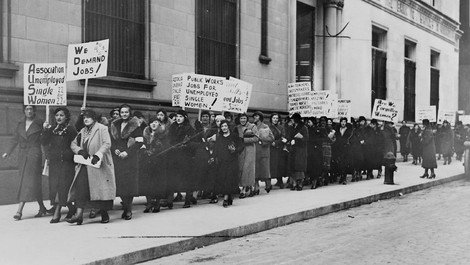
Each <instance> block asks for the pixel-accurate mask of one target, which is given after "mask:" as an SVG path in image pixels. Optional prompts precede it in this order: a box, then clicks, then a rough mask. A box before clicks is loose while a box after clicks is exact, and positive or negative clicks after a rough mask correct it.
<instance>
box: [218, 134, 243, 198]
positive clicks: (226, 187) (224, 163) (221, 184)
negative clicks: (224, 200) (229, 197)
mask: <svg viewBox="0 0 470 265" xmlns="http://www.w3.org/2000/svg"><path fill="white" fill-rule="evenodd" d="M230 145H234V146H235V151H230V150H229V148H228V147H229V146H230ZM244 148H245V145H244V144H243V140H242V138H240V137H239V136H238V134H237V133H236V131H235V132H232V133H230V135H229V136H227V137H225V136H223V135H222V134H218V135H217V140H216V142H215V146H214V156H215V159H216V174H215V181H214V184H215V185H214V192H215V194H234V193H238V182H239V172H238V170H239V167H238V156H239V154H240V153H241V152H242V151H243V149H244Z"/></svg>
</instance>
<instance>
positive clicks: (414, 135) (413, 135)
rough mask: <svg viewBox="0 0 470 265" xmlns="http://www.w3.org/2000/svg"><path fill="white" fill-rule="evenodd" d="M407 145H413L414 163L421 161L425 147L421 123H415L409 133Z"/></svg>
mask: <svg viewBox="0 0 470 265" xmlns="http://www.w3.org/2000/svg"><path fill="white" fill-rule="evenodd" d="M407 145H408V146H411V155H413V165H417V164H418V163H419V162H421V155H422V154H423V147H422V145H421V128H419V124H417V123H415V124H414V125H413V129H412V130H411V131H410V134H409V135H408V141H407Z"/></svg>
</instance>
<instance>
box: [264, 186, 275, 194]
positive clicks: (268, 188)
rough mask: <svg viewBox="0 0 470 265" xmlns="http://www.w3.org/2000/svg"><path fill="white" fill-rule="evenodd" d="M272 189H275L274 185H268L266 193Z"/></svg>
mask: <svg viewBox="0 0 470 265" xmlns="http://www.w3.org/2000/svg"><path fill="white" fill-rule="evenodd" d="M272 189H273V187H272V186H269V187H267V188H266V189H265V191H266V193H269V192H270V191H271V190H272Z"/></svg>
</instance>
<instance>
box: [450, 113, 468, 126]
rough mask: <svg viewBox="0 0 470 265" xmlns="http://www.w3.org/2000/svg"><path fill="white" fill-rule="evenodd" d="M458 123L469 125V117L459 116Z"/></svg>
mask: <svg viewBox="0 0 470 265" xmlns="http://www.w3.org/2000/svg"><path fill="white" fill-rule="evenodd" d="M459 121H461V122H462V124H463V125H467V124H470V115H460V116H459ZM449 122H450V121H449Z"/></svg>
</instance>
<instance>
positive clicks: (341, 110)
mask: <svg viewBox="0 0 470 265" xmlns="http://www.w3.org/2000/svg"><path fill="white" fill-rule="evenodd" d="M351 104H352V103H351V100H350V99H338V118H342V117H344V118H346V119H348V121H349V120H351Z"/></svg>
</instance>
